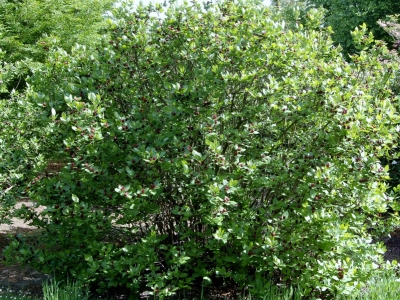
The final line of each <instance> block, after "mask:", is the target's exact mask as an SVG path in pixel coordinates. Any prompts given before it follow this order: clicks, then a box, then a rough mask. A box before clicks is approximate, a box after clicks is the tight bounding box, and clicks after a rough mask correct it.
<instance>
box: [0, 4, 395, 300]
mask: <svg viewBox="0 0 400 300" xmlns="http://www.w3.org/2000/svg"><path fill="white" fill-rule="evenodd" d="M161 10H162V8H161V6H157V7H152V6H148V7H142V6H141V7H139V8H138V9H137V10H135V11H133V12H132V10H131V9H130V7H129V6H124V5H122V7H121V8H119V9H118V10H116V11H115V15H114V19H113V21H110V28H109V33H110V38H109V39H107V40H106V41H104V43H103V44H102V45H99V46H98V48H97V50H96V51H89V50H87V48H85V47H84V46H79V45H78V46H76V47H74V48H73V50H72V52H71V53H67V52H66V51H63V50H61V49H60V50H53V51H51V52H50V53H49V55H48V59H47V60H46V62H45V64H44V66H43V67H41V68H40V70H37V71H36V72H35V73H34V74H33V75H32V77H31V78H29V80H28V83H29V88H28V89H27V90H26V93H24V94H21V95H16V96H15V97H16V99H15V101H13V102H12V103H11V104H10V105H11V111H13V112H18V111H20V110H21V111H24V110H28V111H29V112H30V118H29V122H31V123H30V124H32V127H33V128H34V130H26V131H21V134H22V138H23V140H24V141H30V142H33V141H34V142H35V152H34V153H35V154H36V155H35V156H34V157H33V156H32V152H29V155H30V156H27V157H25V156H24V154H21V155H20V156H19V158H20V159H22V160H23V159H26V160H29V161H30V163H31V170H30V171H29V174H28V175H27V178H24V180H22V181H21V183H20V184H19V185H18V186H19V188H20V189H22V190H23V191H24V193H26V196H27V197H29V198H30V199H32V200H33V201H35V202H37V203H38V204H40V205H44V206H46V207H47V209H46V210H45V211H43V212H42V213H41V214H36V213H35V212H34V211H32V210H30V209H29V208H22V209H21V210H19V211H18V212H17V213H18V215H19V216H20V217H22V218H24V219H25V220H26V221H27V222H30V223H31V224H33V225H35V226H38V227H39V228H41V229H43V231H42V236H41V237H39V240H38V241H37V242H32V241H29V240H27V241H25V240H24V239H23V237H16V238H15V239H14V241H13V242H12V243H11V245H10V246H9V247H8V248H7V250H6V251H5V254H6V259H7V261H9V262H10V263H11V262H19V263H28V264H31V265H33V266H34V267H36V268H38V269H40V270H41V271H43V272H56V275H59V276H66V275H68V276H72V277H73V278H76V279H78V280H81V281H83V282H90V283H93V284H96V285H97V286H98V287H99V289H103V290H106V289H109V288H112V287H117V286H124V287H127V288H129V289H131V290H132V291H133V292H139V291H140V290H141V289H143V288H147V289H149V290H150V291H151V292H152V293H153V294H154V295H157V296H159V297H164V296H169V295H172V294H174V293H175V292H176V291H178V290H182V289H190V288H193V287H195V286H204V285H207V284H208V283H210V282H212V283H213V284H219V285H221V286H222V285H226V286H229V287H231V288H232V287H234V288H236V289H237V290H238V291H246V290H248V291H249V292H251V293H252V294H253V295H255V296H259V295H262V293H263V292H264V291H265V289H266V288H267V286H266V284H265V280H264V278H266V277H271V278H272V281H273V283H274V284H277V283H284V284H288V285H293V286H297V285H298V286H299V287H300V289H301V291H302V295H307V296H318V297H329V296H330V295H333V294H335V293H340V294H344V295H349V294H351V293H352V292H353V291H354V290H355V289H359V288H360V287H361V286H362V285H363V282H365V281H366V280H367V279H368V278H369V277H370V276H371V275H373V274H376V273H379V272H380V271H381V270H384V269H385V268H386V267H387V266H386V265H385V263H384V262H383V261H382V257H381V254H382V253H383V251H384V248H383V246H382V244H379V243H378V244H372V243H371V238H372V235H371V234H374V235H377V234H379V233H382V232H385V230H388V226H383V221H382V219H381V216H380V214H382V213H384V212H386V210H387V209H388V208H390V207H391V206H393V207H395V205H392V204H393V199H392V198H391V197H389V196H388V195H387V194H386V193H385V191H386V184H385V180H386V179H387V177H388V176H387V175H388V167H387V166H384V165H381V163H380V160H379V158H380V157H382V156H385V155H387V153H388V152H389V151H390V149H391V148H392V147H393V143H394V142H395V141H396V138H397V131H396V126H395V125H396V124H397V123H398V116H397V114H396V112H395V109H394V107H393V104H392V102H393V101H395V97H394V96H393V95H392V93H391V90H390V89H389V85H390V83H391V82H390V80H391V76H392V75H393V73H394V71H395V68H396V65H395V64H393V63H391V59H392V55H394V54H393V53H390V52H389V51H388V50H387V48H386V47H385V45H384V44H383V43H381V42H374V41H373V39H370V38H369V37H368V34H367V30H366V28H365V27H360V28H359V29H357V30H356V31H354V33H353V36H354V39H355V41H356V43H358V45H360V49H362V51H360V52H359V54H357V55H354V56H352V59H351V61H350V62H348V61H346V60H345V59H344V57H343V56H342V55H341V53H340V49H337V48H336V47H335V46H334V45H333V42H332V40H331V38H330V34H331V32H330V29H329V28H327V29H324V28H323V27H322V26H321V22H322V20H321V18H320V17H319V16H320V15H321V13H320V11H318V10H311V11H310V12H309V13H308V14H307V16H306V17H305V18H304V19H302V20H301V22H298V23H297V24H296V25H293V26H291V27H290V29H288V28H286V27H285V21H284V20H282V18H281V16H280V15H279V13H275V12H273V11H272V10H270V9H269V8H267V7H265V6H264V5H263V4H261V3H258V2H257V1H249V2H245V1H243V2H242V1H221V2H220V3H219V4H216V5H209V6H207V7H206V8H204V7H203V6H201V5H198V4H193V3H191V4H185V5H183V6H180V7H176V6H171V7H170V8H168V9H167V10H166V11H164V12H163V15H161V13H162V12H161ZM361 46H362V47H361ZM10 122H11V121H10ZM23 124H25V123H24V122H23ZM12 126H21V125H20V124H19V123H18V124H16V123H15V121H13V122H12ZM3 136H4V139H5V140H6V141H7V142H8V143H10V144H11V141H12V140H10V139H7V136H6V134H3ZM16 145H17V146H18V144H16ZM385 222H387V220H386V221H385ZM388 224H390V222H388ZM269 286H270V285H268V287H269Z"/></svg>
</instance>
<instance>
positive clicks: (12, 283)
mask: <svg viewBox="0 0 400 300" xmlns="http://www.w3.org/2000/svg"><path fill="white" fill-rule="evenodd" d="M23 204H25V205H26V206H32V205H33V203H32V202H29V201H20V202H19V203H18V204H17V206H16V207H17V208H19V207H21V206H22V205H23ZM43 209H44V207H38V208H37V209H36V210H37V211H38V212H40V211H42V210H43ZM34 230H35V228H34V227H32V226H29V225H27V224H25V223H24V222H23V221H22V220H21V219H17V218H13V219H12V225H7V224H0V258H1V261H0V290H2V291H4V290H13V291H21V292H23V293H26V294H33V295H40V294H41V291H42V282H43V281H44V280H46V279H48V278H49V276H48V275H45V274H41V273H39V272H37V271H35V270H33V269H32V268H29V267H22V266H18V265H14V266H6V265H4V264H3V259H2V252H3V249H4V248H5V247H6V246H7V245H8V244H9V242H10V235H14V234H18V233H21V234H29V233H30V232H33V231H34ZM0 295H1V292H0Z"/></svg>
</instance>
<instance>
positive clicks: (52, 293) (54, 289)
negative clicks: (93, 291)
mask: <svg viewBox="0 0 400 300" xmlns="http://www.w3.org/2000/svg"><path fill="white" fill-rule="evenodd" d="M62 283H63V282H62V281H60V282H57V281H56V280H55V279H50V280H48V281H45V282H44V283H43V300H87V299H89V297H90V293H89V287H88V286H87V285H86V286H83V285H82V284H81V283H80V282H78V281H73V282H71V281H69V280H67V282H66V284H64V285H63V284H62Z"/></svg>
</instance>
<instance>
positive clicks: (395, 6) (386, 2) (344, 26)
mask: <svg viewBox="0 0 400 300" xmlns="http://www.w3.org/2000/svg"><path fill="white" fill-rule="evenodd" d="M306 2H307V3H309V4H311V5H314V6H316V7H320V6H322V7H323V8H324V9H325V10H326V13H325V14H326V18H325V22H326V24H325V25H329V26H332V28H333V31H334V33H333V35H332V39H333V40H334V41H335V43H337V44H340V45H341V46H342V47H343V49H344V52H345V53H350V54H351V53H355V52H356V51H358V50H359V49H357V47H356V45H355V44H354V42H353V39H352V36H351V34H350V32H351V31H352V30H353V29H354V28H355V27H357V26H360V25H362V24H363V23H365V24H366V25H367V27H368V29H369V30H371V32H372V33H373V35H374V37H375V38H376V39H378V40H383V41H385V42H387V43H389V45H392V44H393V43H394V40H393V38H392V37H391V36H390V35H389V34H388V33H387V32H386V31H385V30H383V28H382V27H381V26H379V24H378V23H377V22H378V20H381V19H382V20H387V17H388V16H389V15H394V14H398V13H400V5H399V2H398V1H397V0H362V1H360V0H345V1H343V0H308V1H306Z"/></svg>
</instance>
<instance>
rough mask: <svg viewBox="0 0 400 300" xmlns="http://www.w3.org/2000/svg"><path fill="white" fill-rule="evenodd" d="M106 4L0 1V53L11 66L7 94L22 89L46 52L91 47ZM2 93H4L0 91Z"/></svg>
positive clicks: (104, 1) (96, 1)
mask: <svg viewBox="0 0 400 300" xmlns="http://www.w3.org/2000/svg"><path fill="white" fill-rule="evenodd" d="M111 3H112V1H110V0H90V1H82V0H74V1H67V2H65V1H51V0H40V1H36V0H23V1H10V0H3V1H0V49H2V51H5V52H6V53H7V55H6V56H5V57H4V61H5V62H6V63H8V64H10V63H11V64H14V70H13V77H14V80H13V81H10V82H9V85H8V90H9V91H11V90H12V89H17V88H18V89H20V90H22V89H24V88H25V85H24V84H23V81H24V77H25V76H26V75H27V74H29V73H30V70H35V69H37V68H38V67H39V66H38V63H42V62H44V60H45V57H46V55H47V53H48V51H49V50H50V49H52V48H57V47H61V48H63V49H65V50H67V51H70V49H71V48H72V46H74V45H75V44H76V43H79V44H85V45H86V46H87V47H93V46H94V45H95V44H96V43H97V42H98V41H99V39H100V37H101V34H102V33H104V30H103V29H104V28H105V24H106V22H105V16H104V14H105V13H106V12H107V10H109V9H111ZM0 92H1V93H4V89H3V90H0Z"/></svg>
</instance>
